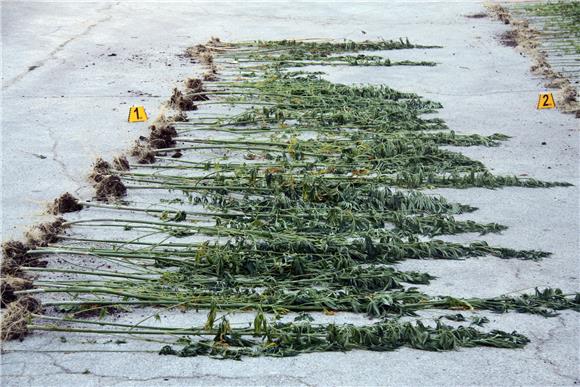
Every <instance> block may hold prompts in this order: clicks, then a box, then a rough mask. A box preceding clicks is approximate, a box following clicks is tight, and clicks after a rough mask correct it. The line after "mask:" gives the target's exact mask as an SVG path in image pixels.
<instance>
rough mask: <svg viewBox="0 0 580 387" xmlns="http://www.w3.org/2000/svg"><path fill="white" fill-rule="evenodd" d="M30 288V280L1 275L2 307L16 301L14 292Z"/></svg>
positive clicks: (0, 298) (0, 300) (0, 299)
mask: <svg viewBox="0 0 580 387" xmlns="http://www.w3.org/2000/svg"><path fill="white" fill-rule="evenodd" d="M28 289H32V281H30V280H27V279H25V278H20V277H15V276H11V275H3V276H2V278H1V279H0V302H1V305H2V307H4V308H5V307H6V306H8V304H10V303H12V302H14V301H16V300H17V299H18V296H17V295H16V294H14V292H17V291H20V290H28Z"/></svg>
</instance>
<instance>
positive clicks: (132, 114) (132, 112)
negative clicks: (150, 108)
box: [129, 106, 147, 122]
mask: <svg viewBox="0 0 580 387" xmlns="http://www.w3.org/2000/svg"><path fill="white" fill-rule="evenodd" d="M145 121H147V113H145V108H144V107H143V106H131V107H130V108H129V122H145Z"/></svg>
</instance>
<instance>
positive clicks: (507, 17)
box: [488, 4, 512, 24]
mask: <svg viewBox="0 0 580 387" xmlns="http://www.w3.org/2000/svg"><path fill="white" fill-rule="evenodd" d="M488 9H489V10H490V11H491V12H492V13H493V14H494V15H495V17H496V18H498V19H499V20H500V21H501V22H503V23H504V24H510V23H511V22H512V15H511V14H510V13H509V12H508V10H507V9H506V8H504V7H502V6H501V5H499V4H491V5H489V6H488Z"/></svg>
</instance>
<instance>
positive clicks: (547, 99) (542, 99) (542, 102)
mask: <svg viewBox="0 0 580 387" xmlns="http://www.w3.org/2000/svg"><path fill="white" fill-rule="evenodd" d="M555 107H556V102H554V96H553V95H552V93H540V95H539V96H538V105H537V109H554V108H555Z"/></svg>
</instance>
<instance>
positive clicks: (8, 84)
mask: <svg viewBox="0 0 580 387" xmlns="http://www.w3.org/2000/svg"><path fill="white" fill-rule="evenodd" d="M118 4H119V2H117V3H111V4H109V5H107V6H105V7H103V8H100V9H97V12H99V13H101V12H106V11H110V10H111V9H112V8H113V6H115V5H118ZM112 17H113V16H112V15H107V16H105V17H103V18H101V19H98V20H96V21H94V22H93V23H91V24H89V25H88V26H87V28H85V29H84V31H82V32H81V33H79V34H76V35H73V36H71V37H70V38H68V39H67V40H65V41H64V42H62V43H61V44H59V45H58V46H56V48H54V49H53V50H52V51H51V52H50V53H49V54H48V55H47V56H46V58H44V59H41V60H39V61H37V62H36V63H34V64H32V65H31V66H29V67H28V68H27V69H26V71H23V72H22V73H20V74H18V75H17V76H15V77H14V78H12V79H10V80H8V81H6V82H5V83H4V84H3V86H2V90H6V89H8V88H9V87H12V86H13V85H14V84H16V83H17V82H19V81H20V80H22V79H23V78H24V77H25V76H26V75H28V74H30V73H31V72H32V71H34V70H36V69H38V68H39V67H42V66H44V65H45V64H46V62H48V61H49V60H51V59H56V54H58V53H59V52H60V51H62V50H63V49H64V48H65V47H66V46H67V45H68V44H69V43H70V42H73V41H75V40H76V39H78V38H80V37H82V36H85V35H87V34H89V33H90V32H91V30H93V28H95V27H96V26H97V25H99V24H101V23H104V22H106V21H109V20H111V18H112ZM57 30H58V29H57ZM54 32H56V31H53V32H51V33H50V34H53V33H54Z"/></svg>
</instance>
